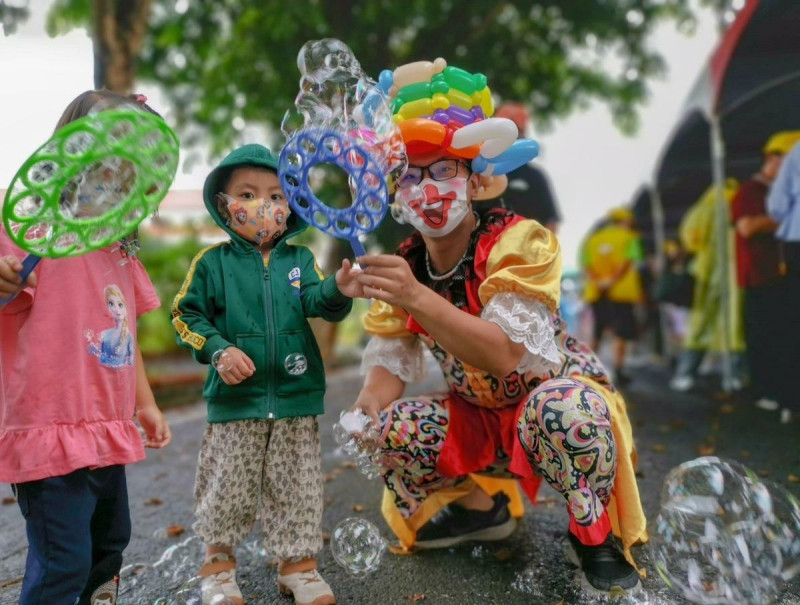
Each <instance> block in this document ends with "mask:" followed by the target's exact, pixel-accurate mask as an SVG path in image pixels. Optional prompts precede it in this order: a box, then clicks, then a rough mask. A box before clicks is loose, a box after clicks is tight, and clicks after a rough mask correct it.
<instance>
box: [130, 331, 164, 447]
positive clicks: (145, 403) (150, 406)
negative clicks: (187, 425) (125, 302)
mask: <svg viewBox="0 0 800 605" xmlns="http://www.w3.org/2000/svg"><path fill="white" fill-rule="evenodd" d="M136 418H137V420H138V421H139V424H140V425H142V428H143V429H144V434H145V442H144V445H145V447H152V448H162V447H166V446H167V445H168V444H169V442H170V441H172V432H171V431H170V430H169V423H167V419H166V418H164V414H162V413H161V410H159V409H158V405H157V404H156V399H155V396H154V395H153V390H152V389H151V388H150V383H149V382H148V381H147V374H146V373H145V371H144V360H143V359H142V352H141V350H140V349H139V345H138V344H137V345H136Z"/></svg>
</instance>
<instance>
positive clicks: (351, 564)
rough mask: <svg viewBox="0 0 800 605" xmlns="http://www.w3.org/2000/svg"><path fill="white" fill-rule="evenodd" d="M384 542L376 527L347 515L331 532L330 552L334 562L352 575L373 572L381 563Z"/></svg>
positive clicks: (363, 574) (360, 575)
mask: <svg viewBox="0 0 800 605" xmlns="http://www.w3.org/2000/svg"><path fill="white" fill-rule="evenodd" d="M385 549H386V543H385V542H384V541H383V538H381V534H380V532H379V531H378V528H377V527H375V526H374V525H373V524H372V523H370V522H369V521H367V520H366V519H359V518H358V517H349V518H347V519H345V520H344V521H342V522H340V523H339V524H338V525H337V526H336V527H335V528H334V529H333V533H332V534H331V552H332V553H333V558H334V559H336V562H337V563H338V564H339V565H341V566H342V567H344V569H345V570H346V571H347V573H349V574H350V575H352V576H354V577H357V578H359V577H364V576H366V575H369V574H371V573H373V572H374V571H375V570H376V569H378V566H379V565H380V564H381V557H383V551H384V550H385Z"/></svg>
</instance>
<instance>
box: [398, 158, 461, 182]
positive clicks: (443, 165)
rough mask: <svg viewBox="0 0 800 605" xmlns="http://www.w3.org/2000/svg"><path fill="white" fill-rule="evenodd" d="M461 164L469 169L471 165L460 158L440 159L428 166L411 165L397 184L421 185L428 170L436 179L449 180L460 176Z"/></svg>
mask: <svg viewBox="0 0 800 605" xmlns="http://www.w3.org/2000/svg"><path fill="white" fill-rule="evenodd" d="M460 166H464V167H465V168H467V170H469V166H467V164H466V163H465V162H461V161H460V160H439V161H438V162H434V163H433V164H430V165H428V166H409V167H408V170H406V173H405V174H404V175H403V176H402V177H401V178H400V180H399V181H398V182H397V186H398V187H400V188H405V187H411V186H413V185H419V184H420V182H421V181H422V178H423V176H424V175H425V172H427V173H428V174H429V175H430V177H431V178H432V179H433V180H434V181H447V180H449V179H452V178H455V177H456V176H458V169H459V167H460Z"/></svg>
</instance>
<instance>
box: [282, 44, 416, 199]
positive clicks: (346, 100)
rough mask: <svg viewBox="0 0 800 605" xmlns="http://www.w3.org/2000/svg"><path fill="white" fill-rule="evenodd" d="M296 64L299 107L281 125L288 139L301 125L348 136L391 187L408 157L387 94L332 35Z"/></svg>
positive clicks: (312, 46)
mask: <svg viewBox="0 0 800 605" xmlns="http://www.w3.org/2000/svg"><path fill="white" fill-rule="evenodd" d="M297 68H298V69H299V70H300V73H301V78H300V86H299V92H298V94H297V97H296V98H295V108H294V109H292V110H289V111H288V112H287V113H286V115H285V116H284V119H283V122H282V123H281V130H282V131H283V133H284V134H285V135H286V137H287V138H290V137H291V136H292V135H294V134H295V133H296V132H298V131H299V130H303V129H306V130H308V129H323V130H332V131H335V132H338V133H340V134H344V135H346V136H347V137H348V138H350V139H351V140H352V141H353V142H354V143H356V144H358V145H360V146H361V147H363V148H364V149H365V150H366V151H367V152H368V153H369V154H370V155H371V156H372V158H373V159H374V160H375V161H376V163H377V164H378V165H379V166H380V167H381V169H382V171H383V173H384V175H385V178H386V180H387V183H388V184H389V185H390V187H391V185H392V184H393V183H395V182H396V181H397V179H398V178H399V177H400V175H401V174H402V173H403V172H404V171H405V169H406V166H407V165H408V159H407V156H406V149H405V145H404V143H403V139H402V136H401V134H400V130H399V128H398V127H397V125H396V124H395V123H394V121H393V120H392V111H391V108H390V104H389V98H388V96H387V95H386V93H385V92H384V91H383V90H382V89H381V88H380V87H379V86H378V85H377V83H376V82H375V81H374V80H372V79H371V78H370V77H369V76H367V74H366V73H364V71H363V69H362V68H361V65H360V63H359V62H358V60H357V59H356V57H355V55H354V54H353V52H352V51H351V50H350V48H349V47H348V46H347V45H346V44H345V43H344V42H342V41H340V40H336V39H333V38H326V39H323V40H310V41H309V42H306V44H304V45H303V47H302V48H301V49H300V52H299V53H298V55H297Z"/></svg>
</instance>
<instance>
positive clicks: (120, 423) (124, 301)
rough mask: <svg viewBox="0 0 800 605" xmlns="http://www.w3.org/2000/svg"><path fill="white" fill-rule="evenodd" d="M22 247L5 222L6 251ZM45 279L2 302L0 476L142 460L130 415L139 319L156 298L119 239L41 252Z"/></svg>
mask: <svg viewBox="0 0 800 605" xmlns="http://www.w3.org/2000/svg"><path fill="white" fill-rule="evenodd" d="M9 254H13V255H15V256H17V257H19V258H23V257H24V256H25V255H24V253H23V252H21V251H20V250H19V249H18V248H17V247H16V246H14V245H13V243H11V242H10V240H9V239H8V235H7V234H6V232H5V231H4V230H3V229H0V256H6V255H9ZM36 273H37V275H38V278H39V286H38V287H37V288H35V289H26V290H25V291H23V292H22V293H20V295H19V296H17V298H16V299H14V301H12V302H11V303H9V304H7V305H6V306H5V307H3V308H0V481H1V482H8V483H23V482H26V481H34V480H37V479H44V478H47V477H56V476H59V475H66V474H68V473H70V472H72V471H74V470H77V469H79V468H86V467H89V468H98V467H104V466H111V465H115V464H129V463H131V462H137V461H139V460H142V459H144V447H143V445H142V438H141V436H140V434H139V431H138V429H137V427H136V425H135V424H134V423H133V415H134V405H135V392H136V371H135V350H136V348H135V343H136V318H137V317H139V316H140V315H142V314H144V313H147V312H148V311H151V310H153V309H155V308H156V307H158V306H159V300H158V297H157V296H156V292H155V290H154V288H153V285H152V283H151V282H150V279H149V278H148V277H147V274H146V273H145V270H144V267H143V266H142V264H141V262H139V260H138V259H136V258H127V257H125V256H123V254H122V252H121V251H120V247H119V245H118V244H115V245H112V246H110V247H108V248H105V249H103V250H99V251H96V252H91V253H89V254H86V255H83V256H79V257H75V258H64V259H44V260H42V261H41V262H40V263H39V265H38V267H37V268H36Z"/></svg>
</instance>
